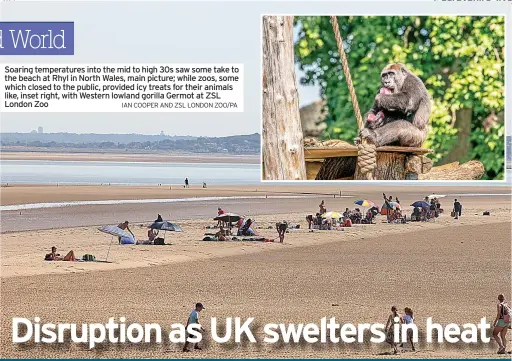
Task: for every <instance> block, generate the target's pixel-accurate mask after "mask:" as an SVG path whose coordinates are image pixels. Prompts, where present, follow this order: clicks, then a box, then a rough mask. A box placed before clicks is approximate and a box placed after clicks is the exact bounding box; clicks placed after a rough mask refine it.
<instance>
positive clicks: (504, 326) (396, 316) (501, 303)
mask: <svg viewBox="0 0 512 361" xmlns="http://www.w3.org/2000/svg"><path fill="white" fill-rule="evenodd" d="M204 309H205V308H204V306H203V304H202V303H200V302H198V303H196V305H195V308H194V309H193V310H192V312H190V314H189V317H188V320H187V325H186V327H188V325H190V324H199V313H200V312H201V311H202V310H204ZM496 309H497V314H496V318H495V320H494V322H493V332H492V335H493V338H494V340H495V341H496V343H497V344H498V347H499V348H498V352H497V353H498V354H506V353H507V351H506V348H507V338H506V336H507V332H508V329H509V328H511V327H512V326H511V313H512V308H511V307H510V305H509V304H508V303H506V302H505V296H504V295H503V294H499V295H498V303H497V305H496ZM397 324H398V325H402V324H406V325H407V324H414V312H413V310H412V309H411V308H410V307H405V308H404V310H403V314H400V313H399V311H398V308H397V307H396V306H391V313H390V314H389V316H388V319H387V321H386V326H385V329H384V331H385V334H386V342H387V343H388V344H390V345H391V346H392V347H393V353H394V354H397V353H398V348H399V347H400V348H404V346H405V345H404V343H403V342H396V339H395V326H396V325H397ZM200 330H201V332H204V331H205V330H204V328H203V327H202V326H201V327H200ZM399 330H400V328H399ZM187 337H188V335H187ZM399 340H402V336H401V334H400V333H399ZM190 343H191V342H189V341H186V342H185V345H184V346H183V352H190V350H189V348H188V347H189V344H190ZM192 343H194V349H195V350H201V347H200V346H199V344H198V343H197V342H192ZM407 343H408V344H410V346H411V350H412V351H413V352H414V351H416V346H415V345H414V338H413V330H412V329H407ZM508 353H511V352H510V351H509V352H508Z"/></svg>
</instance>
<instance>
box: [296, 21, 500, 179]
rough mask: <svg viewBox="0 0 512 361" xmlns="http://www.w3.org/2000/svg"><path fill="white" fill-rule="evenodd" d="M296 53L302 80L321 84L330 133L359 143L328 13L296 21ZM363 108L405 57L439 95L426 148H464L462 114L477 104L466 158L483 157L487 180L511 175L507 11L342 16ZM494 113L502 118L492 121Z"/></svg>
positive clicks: (436, 155)
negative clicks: (507, 167) (383, 74)
mask: <svg viewBox="0 0 512 361" xmlns="http://www.w3.org/2000/svg"><path fill="white" fill-rule="evenodd" d="M295 21H296V25H297V26H298V27H299V29H300V31H299V37H298V40H297V42H296V44H295V55H296V59H297V62H298V63H299V65H300V67H301V68H302V69H303V70H304V71H305V74H306V75H305V77H304V78H302V79H300V81H301V83H302V84H319V85H320V87H321V92H322V94H321V96H322V97H323V98H324V99H325V100H326V106H327V110H328V112H327V114H328V115H327V118H326V120H325V121H326V124H327V128H326V130H325V134H324V135H323V137H324V138H339V139H343V140H347V141H352V140H353V138H354V137H355V136H356V135H357V133H358V129H357V122H356V119H355V115H354V110H353V107H352V102H351V99H350V95H349V92H348V88H347V84H346V82H345V79H344V74H343V70H342V67H341V64H340V60H339V55H338V52H337V48H336V41H335V38H334V33H333V30H332V26H331V23H330V19H329V17H327V16H322V17H320V16H299V17H296V18H295ZM338 23H339V26H340V31H341V35H342V37H343V38H344V48H345V51H346V53H347V56H348V60H349V66H350V69H351V76H352V81H353V83H354V87H355V89H356V94H357V99H358V102H359V107H360V109H361V112H362V113H363V114H364V113H365V112H366V111H367V110H368V109H370V107H371V105H372V102H373V98H374V97H375V95H376V94H377V92H378V90H379V88H380V79H379V78H380V71H381V69H382V68H383V67H384V66H386V65H387V64H389V63H394V62H401V63H404V64H406V66H407V67H408V68H409V69H411V70H412V71H413V72H414V73H415V74H416V75H418V76H419V77H420V78H421V79H422V80H423V81H424V82H425V85H426V87H427V89H428V91H429V93H430V95H431V96H432V99H433V111H432V116H431V122H430V125H431V131H430V133H429V136H428V138H427V140H426V142H425V146H426V147H429V148H432V149H433V151H434V152H433V154H432V159H433V160H434V162H435V163H442V161H443V159H446V157H447V156H448V155H449V153H450V151H451V150H452V149H454V147H456V146H457V145H458V146H460V144H457V140H458V131H459V129H458V128H457V126H456V123H455V118H454V115H455V114H456V112H457V111H458V110H461V109H463V108H471V110H472V111H471V114H472V115H471V119H468V121H470V122H471V124H470V125H468V128H469V127H470V128H471V136H470V145H469V147H468V151H467V155H466V156H465V158H464V159H459V161H461V162H464V161H467V160H470V159H476V160H480V161H482V163H483V164H484V167H485V169H486V178H488V179H503V178H504V161H503V159H504V120H503V113H504V106H505V104H504V100H505V99H504V79H505V75H504V65H505V64H504V33H505V25H504V18H503V17H500V16H483V17H482V16H456V17H455V16H433V17H415V16H393V17H391V16H389V17H386V16H378V17H368V16H350V17H338ZM491 114H496V115H497V117H496V118H497V121H495V122H493V123H492V124H489V123H485V121H486V119H487V118H488V117H489V115H491Z"/></svg>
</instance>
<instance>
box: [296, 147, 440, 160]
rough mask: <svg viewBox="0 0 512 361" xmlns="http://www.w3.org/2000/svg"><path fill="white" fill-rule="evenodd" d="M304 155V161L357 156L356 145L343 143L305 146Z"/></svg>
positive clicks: (397, 149) (382, 149)
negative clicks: (332, 145)
mask: <svg viewBox="0 0 512 361" xmlns="http://www.w3.org/2000/svg"><path fill="white" fill-rule="evenodd" d="M377 152H389V153H404V154H414V155H424V154H428V153H430V152H432V150H431V149H426V148H413V147H396V146H384V147H378V148H377ZM304 157H305V159H306V162H307V161H310V162H322V161H323V160H324V159H325V158H338V157H357V146H355V145H344V146H340V147H305V148H304Z"/></svg>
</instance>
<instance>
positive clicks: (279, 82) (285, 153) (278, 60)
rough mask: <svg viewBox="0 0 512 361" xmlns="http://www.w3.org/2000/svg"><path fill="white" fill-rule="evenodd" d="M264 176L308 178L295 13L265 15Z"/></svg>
mask: <svg viewBox="0 0 512 361" xmlns="http://www.w3.org/2000/svg"><path fill="white" fill-rule="evenodd" d="M262 85H263V98H262V99H263V150H262V158H263V179H265V180H305V179H307V178H306V164H305V160H304V146H303V144H304V143H303V133H302V126H301V122H300V113H299V96H298V91H297V82H296V77H295V62H294V49H293V16H264V17H263V84H262Z"/></svg>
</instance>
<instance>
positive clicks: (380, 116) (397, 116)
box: [355, 63, 432, 147]
mask: <svg viewBox="0 0 512 361" xmlns="http://www.w3.org/2000/svg"><path fill="white" fill-rule="evenodd" d="M380 78H381V84H382V88H381V89H380V91H379V93H378V94H377V95H376V96H375V100H374V103H373V106H372V108H371V109H370V111H369V112H368V113H367V114H366V121H365V126H364V128H363V129H362V130H361V131H360V132H359V137H358V138H356V139H355V140H356V144H358V143H360V141H361V138H366V139H368V140H369V141H370V142H372V143H374V144H375V145H376V146H378V147H379V146H383V145H392V144H396V145H400V146H403V147H421V145H422V144H423V141H424V140H425V138H426V137H427V133H428V122H429V119H430V113H431V111H432V104H431V102H430V96H429V94H428V92H427V89H426V88H425V84H423V82H422V81H421V79H420V78H418V77H417V76H416V75H414V74H413V73H411V71H410V70H409V69H407V68H406V67H405V65H403V64H400V63H396V64H390V65H387V66H386V67H385V68H384V69H383V70H382V72H381V76H380Z"/></svg>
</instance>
